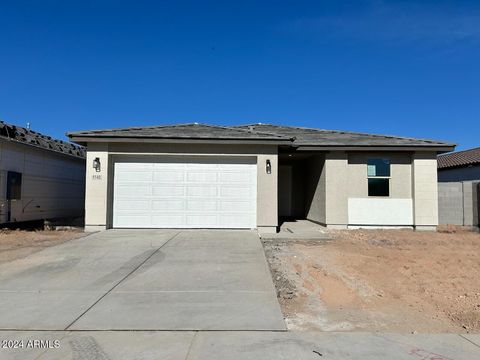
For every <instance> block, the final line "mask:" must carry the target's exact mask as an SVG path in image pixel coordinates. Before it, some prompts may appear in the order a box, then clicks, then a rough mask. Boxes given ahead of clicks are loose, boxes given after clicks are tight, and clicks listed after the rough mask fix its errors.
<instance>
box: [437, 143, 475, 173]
mask: <svg viewBox="0 0 480 360" xmlns="http://www.w3.org/2000/svg"><path fill="white" fill-rule="evenodd" d="M475 164H480V147H477V148H473V149H469V150H463V151H457V152H454V153H450V154H444V155H440V156H439V157H438V168H439V169H446V168H451V167H460V166H468V165H475Z"/></svg>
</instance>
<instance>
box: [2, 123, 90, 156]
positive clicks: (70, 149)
mask: <svg viewBox="0 0 480 360" xmlns="http://www.w3.org/2000/svg"><path fill="white" fill-rule="evenodd" d="M0 138H3V139H6V140H9V141H14V142H18V143H22V144H25V145H30V146H34V147H37V148H42V149H45V150H50V151H53V152H57V153H62V154H64V155H68V156H73V157H77V158H85V148H84V147H82V146H78V145H75V144H72V143H70V142H66V141H62V140H57V139H53V138H52V137H50V136H47V135H43V134H40V133H38V132H36V131H32V130H30V129H26V128H24V127H21V126H16V125H11V124H7V123H5V122H3V121H0Z"/></svg>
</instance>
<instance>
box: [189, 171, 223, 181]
mask: <svg viewBox="0 0 480 360" xmlns="http://www.w3.org/2000/svg"><path fill="white" fill-rule="evenodd" d="M187 181H188V182H193V183H197V184H198V183H207V184H209V183H212V182H214V183H215V182H217V173H216V172H199V171H194V172H189V173H187Z"/></svg>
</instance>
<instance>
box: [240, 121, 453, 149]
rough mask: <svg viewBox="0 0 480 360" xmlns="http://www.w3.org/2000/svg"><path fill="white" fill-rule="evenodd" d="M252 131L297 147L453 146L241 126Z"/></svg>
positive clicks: (323, 132)
mask: <svg viewBox="0 0 480 360" xmlns="http://www.w3.org/2000/svg"><path fill="white" fill-rule="evenodd" d="M248 127H251V128H252V127H253V130H256V131H264V132H268V133H273V134H277V135H284V136H287V135H288V136H291V137H294V138H295V141H294V144H295V145H299V146H448V145H451V146H454V144H448V143H445V142H441V141H435V140H428V139H415V138H406V137H398V136H390V135H377V134H365V133H356V132H349V131H336V130H323V129H313V128H304V127H294V126H278V125H270V124H253V125H243V126H239V128H248Z"/></svg>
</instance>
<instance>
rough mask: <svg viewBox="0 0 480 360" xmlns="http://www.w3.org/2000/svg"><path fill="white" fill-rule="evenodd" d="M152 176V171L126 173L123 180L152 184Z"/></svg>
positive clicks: (123, 174)
mask: <svg viewBox="0 0 480 360" xmlns="http://www.w3.org/2000/svg"><path fill="white" fill-rule="evenodd" d="M152 175H153V174H152V172H151V171H148V172H146V171H138V172H136V171H130V172H126V171H125V172H123V173H122V178H123V179H124V181H137V182H150V181H152Z"/></svg>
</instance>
